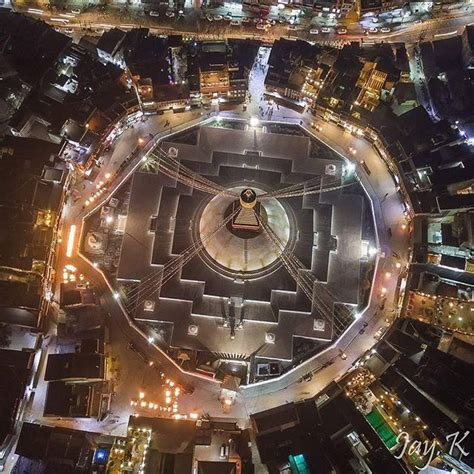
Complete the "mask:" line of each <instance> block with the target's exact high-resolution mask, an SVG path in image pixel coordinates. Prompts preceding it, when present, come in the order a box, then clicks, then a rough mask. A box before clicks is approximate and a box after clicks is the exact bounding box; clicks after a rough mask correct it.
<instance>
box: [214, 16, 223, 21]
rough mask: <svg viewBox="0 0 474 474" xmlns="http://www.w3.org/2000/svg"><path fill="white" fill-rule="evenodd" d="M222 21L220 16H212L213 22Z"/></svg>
mask: <svg viewBox="0 0 474 474" xmlns="http://www.w3.org/2000/svg"><path fill="white" fill-rule="evenodd" d="M222 19H223V18H222V15H214V20H216V21H221V20H222Z"/></svg>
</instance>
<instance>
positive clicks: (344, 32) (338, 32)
mask: <svg viewBox="0 0 474 474" xmlns="http://www.w3.org/2000/svg"><path fill="white" fill-rule="evenodd" d="M346 33H347V28H338V29H337V34H338V35H345V34H346Z"/></svg>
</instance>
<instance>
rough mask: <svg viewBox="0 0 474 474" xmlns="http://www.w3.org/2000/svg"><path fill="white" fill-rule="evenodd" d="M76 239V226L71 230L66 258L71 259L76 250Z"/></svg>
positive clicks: (72, 226)
mask: <svg viewBox="0 0 474 474" xmlns="http://www.w3.org/2000/svg"><path fill="white" fill-rule="evenodd" d="M75 238H76V226H75V225H74V224H72V225H71V227H70V228H69V237H68V239H67V247H66V256H67V257H71V256H72V251H73V249H74V240H75Z"/></svg>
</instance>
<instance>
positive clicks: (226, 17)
mask: <svg viewBox="0 0 474 474" xmlns="http://www.w3.org/2000/svg"><path fill="white" fill-rule="evenodd" d="M224 20H227V21H232V12H227V13H226V15H225V17H224Z"/></svg>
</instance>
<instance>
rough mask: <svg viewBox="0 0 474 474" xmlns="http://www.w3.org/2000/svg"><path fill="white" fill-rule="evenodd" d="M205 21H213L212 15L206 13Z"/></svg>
mask: <svg viewBox="0 0 474 474" xmlns="http://www.w3.org/2000/svg"><path fill="white" fill-rule="evenodd" d="M206 18H207V21H213V20H214V17H213V16H212V15H206Z"/></svg>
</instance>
